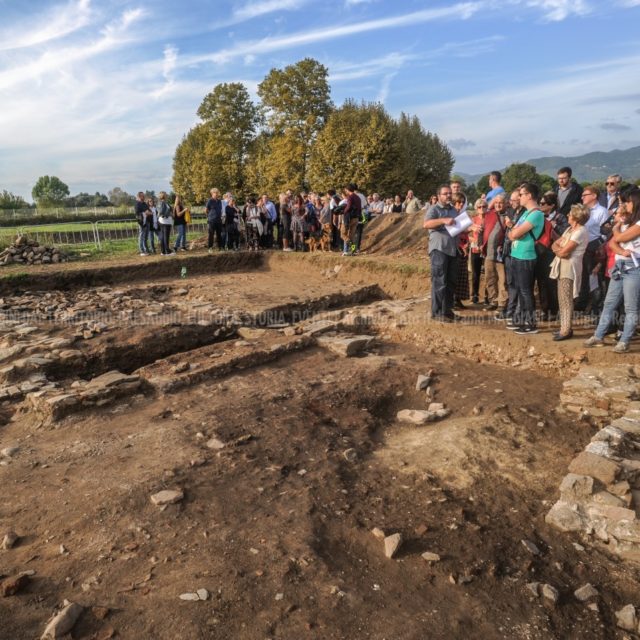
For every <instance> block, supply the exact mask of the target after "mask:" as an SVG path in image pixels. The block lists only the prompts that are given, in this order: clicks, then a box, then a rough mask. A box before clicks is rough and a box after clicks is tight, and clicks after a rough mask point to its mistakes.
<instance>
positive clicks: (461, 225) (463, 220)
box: [445, 211, 473, 238]
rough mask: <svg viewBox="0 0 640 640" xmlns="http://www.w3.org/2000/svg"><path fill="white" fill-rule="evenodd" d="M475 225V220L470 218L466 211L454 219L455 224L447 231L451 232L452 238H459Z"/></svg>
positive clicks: (447, 226) (449, 226)
mask: <svg viewBox="0 0 640 640" xmlns="http://www.w3.org/2000/svg"><path fill="white" fill-rule="evenodd" d="M472 224H473V220H471V218H470V217H469V214H468V213H467V212H466V211H463V212H462V213H461V214H460V215H459V216H458V217H456V218H454V219H453V224H448V225H446V226H445V229H446V230H447V231H448V232H449V235H450V236H451V237H452V238H455V237H456V236H459V235H460V234H461V233H462V232H463V231H466V230H467V229H468V228H469V227H470V226H471V225H472Z"/></svg>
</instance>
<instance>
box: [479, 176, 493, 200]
mask: <svg viewBox="0 0 640 640" xmlns="http://www.w3.org/2000/svg"><path fill="white" fill-rule="evenodd" d="M476 189H477V190H478V194H479V196H480V195H482V194H483V193H485V194H486V193H488V192H489V190H490V189H489V174H487V175H486V176H482V178H480V180H478V182H476ZM479 196H478V197H479Z"/></svg>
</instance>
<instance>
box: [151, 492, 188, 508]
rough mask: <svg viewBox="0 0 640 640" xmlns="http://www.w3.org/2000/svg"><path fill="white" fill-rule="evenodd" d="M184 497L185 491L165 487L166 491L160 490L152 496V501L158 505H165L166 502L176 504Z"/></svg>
mask: <svg viewBox="0 0 640 640" xmlns="http://www.w3.org/2000/svg"><path fill="white" fill-rule="evenodd" d="M183 498H184V493H183V492H182V491H180V490H178V491H172V490H168V489H165V490H164V491H158V493H154V494H153V495H152V496H151V502H153V504H155V505H157V506H159V507H160V506H163V505H165V504H175V503H176V502H180V501H181V500H182V499H183Z"/></svg>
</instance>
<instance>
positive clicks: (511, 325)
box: [505, 318, 520, 331]
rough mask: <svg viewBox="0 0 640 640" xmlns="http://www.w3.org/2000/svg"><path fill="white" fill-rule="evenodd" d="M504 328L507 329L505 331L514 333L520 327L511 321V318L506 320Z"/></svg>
mask: <svg viewBox="0 0 640 640" xmlns="http://www.w3.org/2000/svg"><path fill="white" fill-rule="evenodd" d="M505 327H507V329H509V331H515V330H516V329H519V328H520V325H519V324H516V323H515V322H514V321H513V318H507V322H506V324H505Z"/></svg>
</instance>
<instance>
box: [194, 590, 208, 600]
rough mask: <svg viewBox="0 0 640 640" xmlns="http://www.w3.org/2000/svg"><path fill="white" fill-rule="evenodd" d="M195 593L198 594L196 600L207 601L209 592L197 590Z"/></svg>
mask: <svg viewBox="0 0 640 640" xmlns="http://www.w3.org/2000/svg"><path fill="white" fill-rule="evenodd" d="M196 593H197V594H198V598H200V600H208V599H209V592H208V591H207V590H206V589H198V590H197V591H196Z"/></svg>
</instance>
